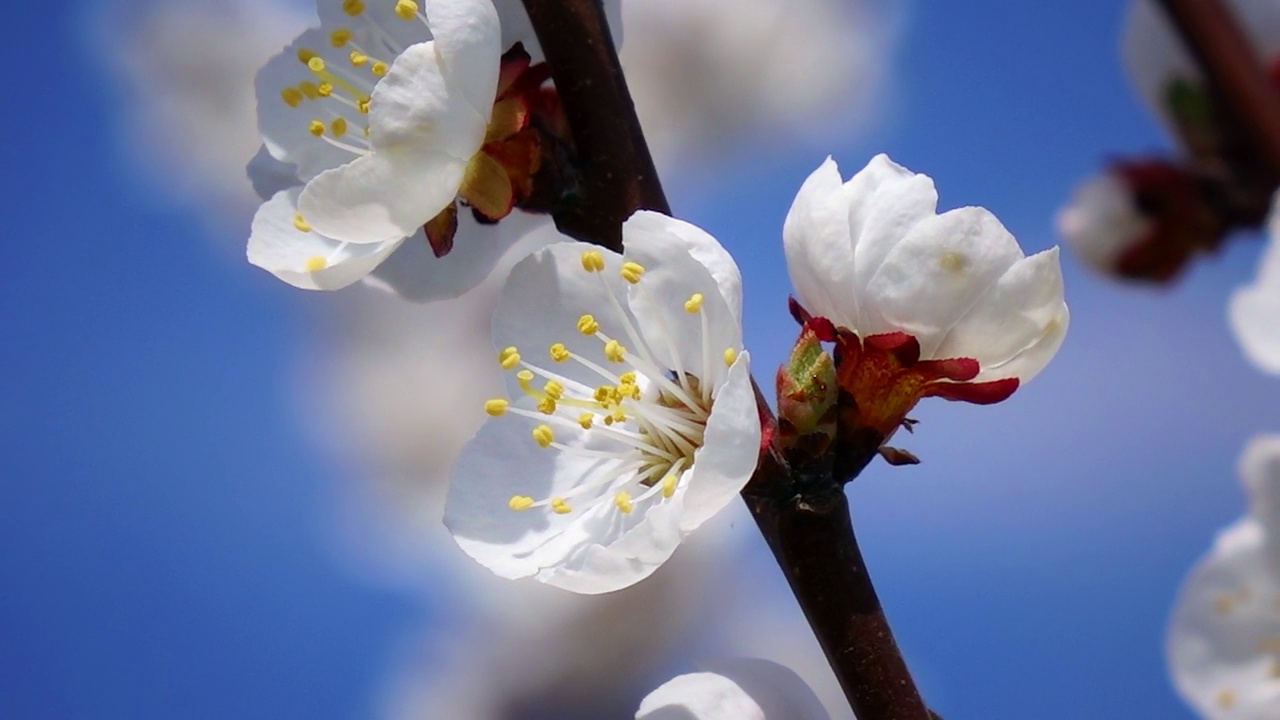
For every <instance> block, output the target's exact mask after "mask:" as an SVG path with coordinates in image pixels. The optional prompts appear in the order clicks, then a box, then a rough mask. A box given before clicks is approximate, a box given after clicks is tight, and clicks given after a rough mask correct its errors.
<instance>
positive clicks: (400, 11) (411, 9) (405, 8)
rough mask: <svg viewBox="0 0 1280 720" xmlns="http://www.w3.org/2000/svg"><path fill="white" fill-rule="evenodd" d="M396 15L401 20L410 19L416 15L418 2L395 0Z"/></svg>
mask: <svg viewBox="0 0 1280 720" xmlns="http://www.w3.org/2000/svg"><path fill="white" fill-rule="evenodd" d="M396 15H398V16H400V19H401V20H412V19H414V18H416V17H417V16H418V3H416V2H414V1H413V0H397V2H396Z"/></svg>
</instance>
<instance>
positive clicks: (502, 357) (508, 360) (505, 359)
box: [498, 345, 520, 370]
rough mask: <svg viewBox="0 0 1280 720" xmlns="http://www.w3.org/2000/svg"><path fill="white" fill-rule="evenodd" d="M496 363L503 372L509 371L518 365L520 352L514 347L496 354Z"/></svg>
mask: <svg viewBox="0 0 1280 720" xmlns="http://www.w3.org/2000/svg"><path fill="white" fill-rule="evenodd" d="M498 363H499V364H500V365H502V369H503V370H511V369H512V368H514V367H516V366H517V365H519V364H520V352H519V351H518V350H516V348H515V346H514V345H513V346H511V347H509V348H506V349H504V350H503V351H502V352H500V353H498Z"/></svg>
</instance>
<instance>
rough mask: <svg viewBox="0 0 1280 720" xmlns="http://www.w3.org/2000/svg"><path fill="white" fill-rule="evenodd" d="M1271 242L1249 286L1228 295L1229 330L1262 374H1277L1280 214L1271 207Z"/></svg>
mask: <svg viewBox="0 0 1280 720" xmlns="http://www.w3.org/2000/svg"><path fill="white" fill-rule="evenodd" d="M1271 216H1272V219H1271V221H1270V223H1269V225H1270V230H1269V232H1270V235H1271V239H1270V240H1269V241H1268V244H1267V249H1266V251H1265V252H1264V254H1263V256H1262V261H1261V262H1260V263H1259V266H1258V278H1257V280H1255V281H1254V283H1253V284H1252V285H1248V286H1245V287H1242V288H1239V289H1237V290H1236V291H1235V292H1234V293H1232V295H1231V303H1230V305H1229V309H1228V315H1229V319H1230V321H1231V329H1232V330H1233V331H1234V334H1235V336H1236V340H1237V341H1239V343H1240V347H1241V349H1243V350H1244V354H1245V357H1247V358H1248V359H1249V360H1250V361H1251V362H1252V363H1253V364H1254V365H1256V366H1257V367H1258V368H1259V369H1261V370H1263V371H1264V372H1269V373H1273V374H1280V241H1277V238H1280V227H1277V225H1280V212H1277V211H1276V210H1275V208H1274V207H1273V209H1272V211H1271Z"/></svg>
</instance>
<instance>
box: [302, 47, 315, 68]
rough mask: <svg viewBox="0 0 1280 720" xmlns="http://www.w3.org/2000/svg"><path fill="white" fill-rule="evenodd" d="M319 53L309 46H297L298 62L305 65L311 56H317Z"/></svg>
mask: <svg viewBox="0 0 1280 720" xmlns="http://www.w3.org/2000/svg"><path fill="white" fill-rule="evenodd" d="M318 56H319V53H317V52H316V51H315V50H311V49H310V48H298V62H300V63H302V64H303V65H306V64H307V63H310V62H311V58H314V57H318Z"/></svg>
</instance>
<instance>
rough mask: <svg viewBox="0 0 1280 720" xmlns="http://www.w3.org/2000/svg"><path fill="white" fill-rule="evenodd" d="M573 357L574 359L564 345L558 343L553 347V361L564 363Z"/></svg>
mask: <svg viewBox="0 0 1280 720" xmlns="http://www.w3.org/2000/svg"><path fill="white" fill-rule="evenodd" d="M571 357H573V353H571V352H569V349H568V348H566V347H565V346H564V343H556V344H555V345H552V346H551V359H552V360H554V361H556V362H558V363H562V362H564V361H566V360H568V359H569V358H571Z"/></svg>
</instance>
